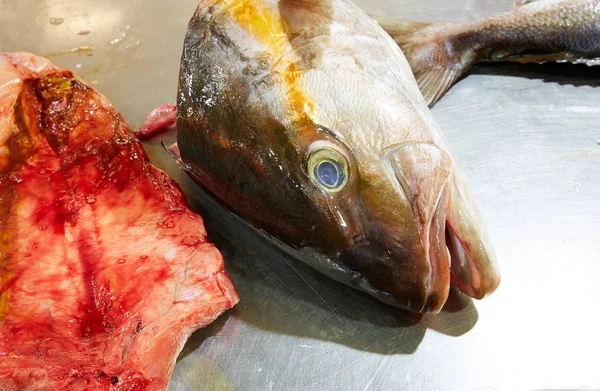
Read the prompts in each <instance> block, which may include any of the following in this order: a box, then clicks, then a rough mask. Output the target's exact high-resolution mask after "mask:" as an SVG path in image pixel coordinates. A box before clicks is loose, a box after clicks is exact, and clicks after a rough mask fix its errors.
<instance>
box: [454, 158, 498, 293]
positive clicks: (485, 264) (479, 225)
mask: <svg viewBox="0 0 600 391" xmlns="http://www.w3.org/2000/svg"><path fill="white" fill-rule="evenodd" d="M446 242H447V245H448V249H449V251H450V256H451V258H452V267H451V269H452V270H451V281H452V285H454V286H456V287H457V288H458V289H459V290H460V291H462V292H463V293H465V294H467V295H469V296H471V297H473V298H475V299H483V298H484V297H486V296H488V295H489V294H491V293H493V292H494V291H495V290H496V288H497V287H498V285H499V284H500V270H499V268H498V264H497V262H496V255H495V253H494V250H493V247H492V245H491V242H490V240H489V238H488V236H487V234H486V230H485V229H484V226H483V222H482V221H481V217H480V215H479V211H478V209H477V206H476V205H475V203H474V202H473V199H472V196H471V193H470V191H469V188H468V187H467V185H466V179H465V177H464V174H463V173H462V172H461V171H460V170H458V169H457V170H455V173H454V177H453V180H452V195H451V197H450V201H449V204H448V212H447V229H446Z"/></svg>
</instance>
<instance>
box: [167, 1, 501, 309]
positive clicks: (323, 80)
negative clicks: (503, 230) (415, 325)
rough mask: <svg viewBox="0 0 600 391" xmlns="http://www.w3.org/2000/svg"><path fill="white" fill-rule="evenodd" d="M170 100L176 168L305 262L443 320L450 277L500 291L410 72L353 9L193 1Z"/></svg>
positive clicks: (454, 169)
mask: <svg viewBox="0 0 600 391" xmlns="http://www.w3.org/2000/svg"><path fill="white" fill-rule="evenodd" d="M177 106H178V107H177V144H178V148H179V150H180V154H181V161H182V167H183V168H184V169H185V170H186V171H187V172H188V173H189V174H190V176H191V177H192V178H193V179H194V180H196V181H197V182H198V183H199V184H200V185H202V186H203V187H204V188H205V189H207V190H209V192H211V193H212V194H213V195H214V196H216V198H218V199H219V200H221V201H222V202H223V203H224V204H225V205H227V206H229V207H230V208H231V209H232V210H234V211H235V212H236V213H238V214H239V215H240V216H241V217H243V218H245V219H247V220H248V221H250V222H251V223H252V224H254V225H255V226H256V227H257V228H259V229H260V230H262V231H264V232H266V233H267V234H268V235H269V236H270V237H272V238H275V239H276V240H277V242H278V243H280V244H282V246H283V247H284V248H286V249H288V250H289V251H290V252H292V253H293V254H294V255H295V256H296V257H298V258H299V259H300V260H302V261H304V262H306V263H308V264H309V265H310V266H312V267H313V268H315V269H317V270H319V271H321V272H323V273H325V274H327V275H328V276H330V277H332V278H334V279H336V280H338V281H341V282H343V283H345V284H348V285H350V286H353V287H355V288H358V289H360V290H363V291H365V292H367V293H369V294H371V295H373V296H375V297H376V298H378V299H379V300H382V301H384V302H386V303H389V304H391V305H394V306H397V307H401V308H405V309H408V310H411V311H415V312H429V311H431V312H436V311H439V310H440V308H441V307H442V305H443V304H444V302H445V301H446V298H447V296H448V292H449V286H450V283H451V281H452V283H453V284H454V285H456V286H457V287H459V288H460V289H461V290H462V291H463V292H466V293H468V294H470V295H471V296H473V297H477V298H482V297H484V296H485V295H487V294H489V293H491V292H492V291H494V289H495V288H496V287H497V285H498V283H499V272H498V269H497V266H496V263H495V258H494V253H493V250H492V247H491V244H490V243H489V240H488V239H487V236H486V234H485V231H484V228H483V226H482V224H481V221H480V217H479V214H478V212H477V208H476V206H475V204H474V202H473V200H472V198H471V195H470V192H469V189H468V185H467V183H466V179H465V177H464V174H463V173H462V172H461V171H460V169H459V168H458V166H457V164H456V162H455V160H454V159H453V158H452V156H451V154H450V152H449V150H448V147H447V145H446V143H445V141H444V139H443V136H442V133H441V131H440V129H439V127H438V125H437V123H436V122H435V121H434V119H433V117H432V115H431V113H430V112H429V110H428V108H427V105H426V103H425V101H424V100H423V98H422V96H421V94H420V92H419V89H418V86H417V84H416V82H415V80H414V77H413V75H412V73H411V70H410V67H409V64H408V63H407V61H406V59H405V58H404V56H403V54H402V52H401V51H400V50H399V48H398V47H397V45H396V43H395V42H394V41H393V40H392V39H391V38H390V37H389V36H388V35H387V34H386V33H385V32H384V31H383V30H382V29H381V27H380V26H378V25H377V23H376V22H374V21H373V20H372V19H371V18H370V17H368V16H367V15H366V14H365V13H364V12H362V11H361V10H360V9H359V8H358V7H356V6H355V5H354V4H353V3H351V2H350V1H346V0H331V1H330V0H317V1H302V0H281V1H277V0H218V1H213V0H211V1H209V0H206V1H202V2H201V3H200V5H199V6H198V8H197V10H196V13H195V15H194V16H193V17H192V19H191V21H190V24H189V27H188V31H187V34H186V38H185V42H184V51H183V55H182V60H181V70H180V80H179V92H178V102H177ZM451 258H452V260H451Z"/></svg>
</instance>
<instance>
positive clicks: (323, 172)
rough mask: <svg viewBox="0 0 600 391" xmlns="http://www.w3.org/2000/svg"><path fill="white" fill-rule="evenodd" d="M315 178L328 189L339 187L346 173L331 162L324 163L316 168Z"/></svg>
mask: <svg viewBox="0 0 600 391" xmlns="http://www.w3.org/2000/svg"><path fill="white" fill-rule="evenodd" d="M315 176H316V177H317V178H318V179H319V181H320V182H321V183H322V184H323V185H325V186H326V187H330V188H335V187H338V186H339V185H340V184H341V183H342V182H343V180H344V173H343V172H342V170H340V169H339V168H338V165H337V164H336V163H334V162H331V161H324V162H321V163H319V164H318V165H317V166H316V167H315Z"/></svg>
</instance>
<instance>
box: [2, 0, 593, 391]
mask: <svg viewBox="0 0 600 391" xmlns="http://www.w3.org/2000/svg"><path fill="white" fill-rule="evenodd" d="M511 2H512V0H502V1H498V0H485V1H477V0H469V1H465V0H444V1H442V0H425V1H422V0H375V1H367V0H361V1H359V5H361V6H362V7H363V8H364V9H365V10H367V11H368V12H371V13H375V14H379V15H384V16H388V17H398V18H405V19H413V20H424V21H435V20H451V21H459V20H469V19H473V18H477V17H480V16H484V15H489V14H492V13H496V12H500V11H503V10H506V9H508V8H510V7H511ZM0 7H1V8H0V50H3V51H21V50H23V51H31V52H34V53H36V54H40V55H50V58H51V59H52V60H53V61H54V62H55V63H56V64H58V65H60V66H62V67H67V68H71V69H73V70H75V71H76V72H77V73H78V74H79V75H80V76H81V77H83V78H85V79H86V80H88V81H89V82H92V83H93V84H95V85H96V87H97V88H98V89H99V90H100V91H101V92H102V93H104V94H105V95H106V96H107V97H108V98H109V99H110V100H111V101H112V102H113V103H114V104H115V106H117V107H118V108H119V109H120V110H121V112H122V113H123V114H124V115H125V117H126V118H127V119H128V120H129V121H130V122H131V124H132V125H134V126H137V125H139V124H140V123H141V121H142V120H143V118H144V117H145V115H146V114H147V112H149V111H150V110H151V109H152V108H154V107H155V106H157V105H160V104H163V103H170V102H174V100H175V91H176V81H177V72H178V62H179V56H180V51H181V46H182V41H183V35H184V32H185V28H186V24H187V20H188V19H189V17H190V16H191V15H192V12H193V10H194V8H195V0H180V1H178V2H166V1H162V0H133V1H126V2H124V1H120V0H107V1H99V0H95V1H94V0H81V1H77V2H75V1H68V0H44V1H41V0H0ZM85 32H88V33H87V34H86V33H85ZM75 48H79V50H76V51H74V52H72V53H65V52H67V51H69V50H72V49H75ZM433 111H434V114H435V117H436V118H437V120H438V121H439V122H440V123H441V125H442V128H443V129H444V131H445V134H446V137H447V138H448V140H449V143H450V145H451V147H452V150H453V151H454V153H455V155H456V157H457V159H458V160H459V161H460V162H461V164H462V166H463V167H464V169H465V171H466V172H467V174H468V176H469V177H470V181H471V184H472V188H473V190H474V192H475V194H476V196H477V198H478V200H479V204H480V207H481V210H482V214H483V216H484V218H485V220H486V221H487V225H488V228H489V230H490V236H491V238H492V240H493V242H494V243H495V247H496V250H497V253H498V259H499V261H500V265H501V269H502V272H503V281H502V284H501V286H500V288H499V289H498V291H497V292H496V293H495V294H494V295H493V296H492V297H490V298H488V299H486V300H484V301H482V302H476V303H475V302H473V301H471V300H469V299H466V298H464V297H462V296H454V298H453V300H452V302H451V303H450V305H448V306H447V307H446V308H445V309H444V311H442V312H441V313H440V314H439V315H436V316H425V317H423V318H422V319H420V318H418V317H414V316H409V315H407V314H404V313H402V312H401V311H398V310H395V309H392V308H389V307H386V306H384V305H382V304H379V303H378V302H376V301H374V300H372V299H370V298H369V297H366V296H364V295H362V294H360V293H357V292H354V291H352V290H350V289H349V288H346V287H344V286H341V285H339V284H336V283H333V282H330V281H329V280H327V279H326V278H325V277H323V276H321V275H317V274H316V273H314V272H312V271H311V270H309V269H307V268H306V267H304V266H302V265H301V264H299V263H298V262H296V261H295V260H293V259H289V258H287V257H285V256H283V255H282V254H281V253H279V252H278V251H277V250H275V249H274V248H273V247H271V245H270V244H269V243H268V242H266V241H264V240H263V239H261V238H260V237H258V236H257V235H256V233H255V232H254V231H253V230H252V229H250V228H248V227H246V226H245V225H244V224H242V223H241V222H240V221H239V220H238V219H237V218H236V217H235V216H233V215H232V214H231V213H229V212H228V211H226V210H224V209H223V208H221V207H220V206H219V205H217V204H216V203H215V202H213V201H212V200H211V199H210V198H208V197H207V196H206V195H204V194H203V193H202V192H201V191H200V190H199V189H198V187H196V186H195V185H194V184H193V183H191V181H190V180H189V179H187V178H186V177H185V176H184V175H183V174H182V173H181V172H180V171H179V170H178V169H177V167H176V166H175V165H174V164H173V162H172V161H171V160H170V158H169V157H168V156H167V155H166V154H165V153H164V152H163V151H162V150H161V149H160V147H158V146H157V144H156V142H153V143H149V144H147V149H148V151H149V154H150V156H151V158H152V160H153V161H154V162H155V163H156V164H158V165H159V166H161V167H163V168H164V169H165V170H166V171H167V172H168V173H169V174H170V175H171V176H172V177H173V178H175V179H176V180H177V181H178V182H179V183H181V185H182V187H183V189H184V190H185V191H186V193H187V194H188V196H189V200H190V202H191V203H192V204H193V205H194V207H195V208H196V210H198V211H199V212H200V213H202V215H203V216H204V217H205V220H206V223H207V227H208V229H209V233H210V237H211V239H212V240H213V241H215V242H216V243H217V245H218V246H219V247H220V248H221V250H222V251H223V253H224V256H225V259H226V263H227V268H228V270H229V272H230V274H231V277H232V278H233V280H234V282H235V285H236V287H237V288H238V290H239V293H240V297H241V302H240V304H239V305H238V306H237V307H236V308H235V309H234V310H232V311H230V312H228V313H227V314H226V315H224V316H222V317H221V318H219V319H218V320H217V321H216V322H215V323H214V324H213V325H211V326H209V327H207V328H206V329H204V330H201V331H199V332H197V333H196V334H194V335H193V336H192V337H191V339H190V340H189V341H188V343H187V345H186V346H185V348H184V351H183V353H182V355H181V356H180V358H179V362H178V364H177V367H176V369H175V372H174V373H173V377H172V381H171V384H170V386H169V390H171V391H175V390H182V391H183V390H234V389H237V390H400V389H402V390H442V389H443V390H542V389H554V390H556V389H598V388H600V371H599V370H598V352H599V351H600V336H599V334H598V327H599V325H600V310H599V307H598V302H599V301H598V300H599V299H600V297H599V296H600V294H599V291H598V281H600V240H598V237H599V232H600V145H599V144H600V125H599V124H600V67H598V68H596V69H588V68H586V67H585V66H569V65H546V66H519V65H488V66H481V67H477V68H476V69H474V70H473V71H472V72H471V73H470V75H469V76H468V77H466V78H465V79H463V80H462V81H461V82H460V83H459V84H458V85H457V86H456V87H454V88H453V89H452V90H451V92H450V93H449V94H448V95H447V96H446V97H445V98H444V99H443V100H442V101H441V102H440V103H439V104H438V105H437V106H436V107H435V108H434V110H433ZM171 139H172V136H171ZM274 185H277V184H274Z"/></svg>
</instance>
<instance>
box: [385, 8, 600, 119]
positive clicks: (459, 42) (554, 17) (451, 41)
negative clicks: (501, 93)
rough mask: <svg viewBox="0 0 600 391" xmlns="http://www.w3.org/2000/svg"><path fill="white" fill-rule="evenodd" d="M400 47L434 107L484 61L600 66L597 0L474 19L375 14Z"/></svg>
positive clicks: (521, 9)
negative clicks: (400, 18) (397, 18)
mask: <svg viewBox="0 0 600 391" xmlns="http://www.w3.org/2000/svg"><path fill="white" fill-rule="evenodd" d="M374 18H375V19H376V20H377V21H378V22H379V24H380V25H381V26H382V27H383V28H384V29H385V30H386V31H387V32H388V33H389V34H390V36H391V37H392V38H394V40H395V41H396V42H397V43H398V45H399V46H400V47H401V48H402V51H403V52H404V54H405V55H406V57H407V59H408V61H409V63H410V65H411V68H412V70H413V72H414V73H415V77H416V79H417V82H418V83H419V87H420V89H421V91H422V93H423V95H424V96H425V100H426V101H427V103H428V105H429V106H430V107H431V106H433V105H434V104H435V102H437V101H438V100H439V99H440V98H441V97H442V96H443V95H444V93H445V92H446V91H447V90H448V89H449V88H450V87H451V86H452V84H453V83H454V82H455V81H456V80H458V78H459V77H460V76H461V75H463V74H464V73H465V72H466V71H467V70H468V69H469V68H470V67H471V66H472V65H474V64H475V63H477V62H482V61H511V62H520V63H530V62H537V63H543V62H548V61H566V62H572V63H584V64H587V65H590V66H592V65H599V64H600V1H599V0H534V1H527V2H523V3H516V4H515V5H514V7H513V9H512V10H511V11H509V12H506V13H504V14H501V15H496V16H492V17H490V18H487V19H484V20H480V21H475V22H471V23H464V24H456V23H441V24H427V23H411V22H401V21H393V20H388V19H382V18H378V17H374Z"/></svg>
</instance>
